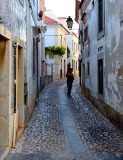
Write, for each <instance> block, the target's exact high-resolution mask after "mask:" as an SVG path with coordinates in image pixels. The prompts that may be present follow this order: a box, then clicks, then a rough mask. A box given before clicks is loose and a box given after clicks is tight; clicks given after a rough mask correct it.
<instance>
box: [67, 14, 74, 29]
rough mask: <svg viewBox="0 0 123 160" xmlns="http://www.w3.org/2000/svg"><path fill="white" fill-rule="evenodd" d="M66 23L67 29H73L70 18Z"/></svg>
mask: <svg viewBox="0 0 123 160" xmlns="http://www.w3.org/2000/svg"><path fill="white" fill-rule="evenodd" d="M66 22H67V26H68V28H69V29H72V27H73V20H72V18H71V17H70V16H69V17H68V18H67V21H66Z"/></svg>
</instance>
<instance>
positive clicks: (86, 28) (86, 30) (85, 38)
mask: <svg viewBox="0 0 123 160" xmlns="http://www.w3.org/2000/svg"><path fill="white" fill-rule="evenodd" d="M87 40H88V27H85V30H84V42H86V41H87Z"/></svg>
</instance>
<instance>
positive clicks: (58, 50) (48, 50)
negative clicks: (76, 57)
mask: <svg viewBox="0 0 123 160" xmlns="http://www.w3.org/2000/svg"><path fill="white" fill-rule="evenodd" d="M65 52H66V48H65V47H64V46H58V47H55V46H49V47H45V55H50V56H55V55H58V56H61V57H62V56H63V55H64V54H65Z"/></svg>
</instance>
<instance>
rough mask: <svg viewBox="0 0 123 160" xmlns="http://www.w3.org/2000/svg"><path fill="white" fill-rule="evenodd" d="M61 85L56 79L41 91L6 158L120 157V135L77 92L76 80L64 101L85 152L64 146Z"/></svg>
mask: <svg viewBox="0 0 123 160" xmlns="http://www.w3.org/2000/svg"><path fill="white" fill-rule="evenodd" d="M62 84H64V82H63V81H56V82H53V83H51V84H50V85H49V86H47V87H46V88H45V89H44V90H43V92H42V93H41V95H40V98H39V102H38V104H37V106H36V108H35V111H34V113H33V116H32V119H31V121H30V122H29V124H28V126H27V128H26V129H25V131H24V134H23V135H22V136H21V138H20V139H19V141H18V142H17V144H16V147H15V148H14V149H12V151H11V153H10V154H9V155H8V157H7V158H6V160H123V156H122V155H123V135H122V134H121V133H120V132H119V131H118V130H117V129H116V128H115V127H114V126H113V125H112V124H111V123H110V122H109V121H108V120H107V119H106V118H104V117H103V116H102V115H101V114H100V113H99V112H98V111H97V110H96V109H95V108H94V106H93V105H92V104H91V103H90V102H88V101H87V100H86V99H85V98H84V97H83V96H82V95H81V93H80V86H79V82H78V80H75V82H74V85H73V89H72V96H71V98H69V99H68V104H69V107H70V109H71V112H72V114H73V117H74V120H75V123H76V126H77V129H78V132H79V135H80V137H81V141H82V143H83V145H84V146H85V152H84V153H83V152H82V153H79V154H75V153H70V152H69V151H68V150H67V149H66V142H65V135H64V127H63V119H62V118H63V117H62V114H61V110H60V109H59V99H58V90H59V87H60V86H61V85H62ZM65 93H66V90H65Z"/></svg>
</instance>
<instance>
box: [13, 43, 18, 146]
mask: <svg viewBox="0 0 123 160" xmlns="http://www.w3.org/2000/svg"><path fill="white" fill-rule="evenodd" d="M13 47H14V65H13V70H14V111H13V137H12V148H15V142H16V124H15V121H16V48H17V42H16V41H15V42H14V43H13Z"/></svg>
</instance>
